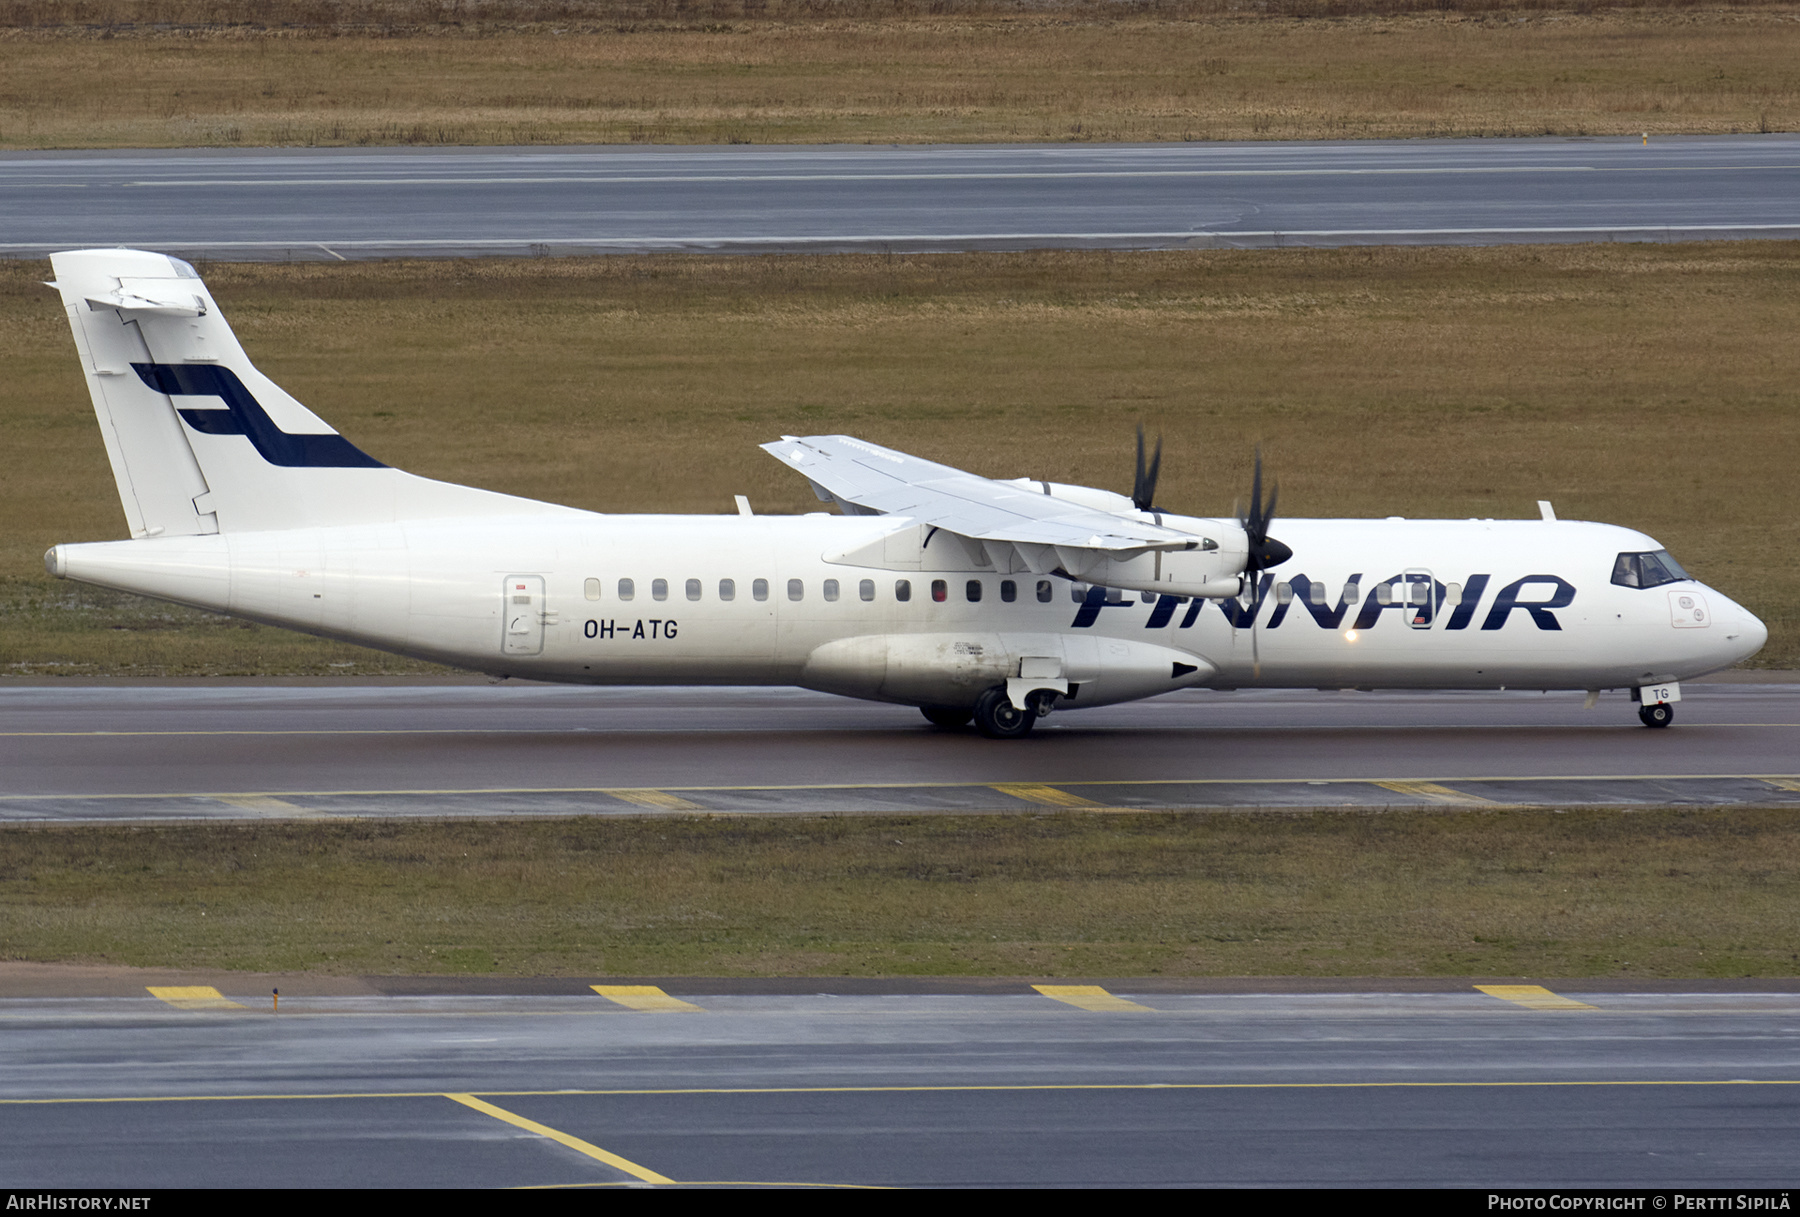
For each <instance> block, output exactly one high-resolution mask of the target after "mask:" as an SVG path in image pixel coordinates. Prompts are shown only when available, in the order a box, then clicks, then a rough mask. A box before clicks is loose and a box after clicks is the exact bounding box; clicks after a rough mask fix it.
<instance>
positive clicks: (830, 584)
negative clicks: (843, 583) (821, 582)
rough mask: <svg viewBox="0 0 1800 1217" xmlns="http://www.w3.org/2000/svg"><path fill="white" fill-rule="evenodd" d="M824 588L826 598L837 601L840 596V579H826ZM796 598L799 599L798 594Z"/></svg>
mask: <svg viewBox="0 0 1800 1217" xmlns="http://www.w3.org/2000/svg"><path fill="white" fill-rule="evenodd" d="M822 590H823V592H824V594H825V599H827V600H831V601H836V600H837V598H838V581H837V580H836V579H827V580H825V586H824V588H823V589H822ZM795 599H796V600H797V599H799V597H798V596H796V597H795Z"/></svg>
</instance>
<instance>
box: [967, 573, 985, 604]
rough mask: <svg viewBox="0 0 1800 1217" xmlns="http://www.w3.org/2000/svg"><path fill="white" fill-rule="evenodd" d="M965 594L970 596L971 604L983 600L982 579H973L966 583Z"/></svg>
mask: <svg viewBox="0 0 1800 1217" xmlns="http://www.w3.org/2000/svg"><path fill="white" fill-rule="evenodd" d="M963 595H964V596H966V597H968V601H969V603H970V604H976V603H978V602H979V601H980V600H981V580H979V579H971V580H969V581H968V582H967V583H966V584H964V585H963Z"/></svg>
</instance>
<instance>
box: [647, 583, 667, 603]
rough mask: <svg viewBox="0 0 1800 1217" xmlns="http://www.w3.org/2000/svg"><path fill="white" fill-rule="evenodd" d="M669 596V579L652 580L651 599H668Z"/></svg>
mask: <svg viewBox="0 0 1800 1217" xmlns="http://www.w3.org/2000/svg"><path fill="white" fill-rule="evenodd" d="M668 598H669V581H668V580H667V579H652V580H650V599H652V600H667V599H668Z"/></svg>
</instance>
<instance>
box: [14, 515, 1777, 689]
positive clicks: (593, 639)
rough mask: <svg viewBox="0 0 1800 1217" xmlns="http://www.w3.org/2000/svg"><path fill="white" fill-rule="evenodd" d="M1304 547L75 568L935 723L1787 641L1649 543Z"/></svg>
mask: <svg viewBox="0 0 1800 1217" xmlns="http://www.w3.org/2000/svg"><path fill="white" fill-rule="evenodd" d="M1280 535H1281V538H1282V539H1283V540H1284V541H1285V542H1286V543H1287V544H1288V545H1289V546H1291V548H1292V549H1293V557H1292V558H1291V559H1289V560H1288V561H1287V562H1285V563H1283V564H1282V565H1281V566H1280V567H1279V568H1278V569H1276V570H1273V571H1269V572H1265V573H1264V575H1263V577H1262V583H1263V594H1262V596H1261V598H1260V600H1259V601H1253V600H1252V598H1251V597H1250V596H1248V595H1245V596H1244V597H1242V598H1241V599H1240V600H1236V601H1233V600H1225V601H1220V600H1190V599H1179V600H1178V599H1176V598H1174V597H1160V596H1155V595H1151V594H1148V593H1139V592H1120V591H1117V590H1110V591H1108V590H1104V589H1102V590H1099V591H1090V589H1088V588H1087V587H1086V586H1085V585H1081V584H1076V583H1073V582H1071V581H1070V580H1069V579H1066V578H1062V577H1057V576H1049V577H1046V576H1043V575H1039V574H1033V573H1031V572H1029V571H999V570H996V569H995V568H994V567H992V566H985V567H984V566H981V565H978V564H977V563H976V561H975V560H973V559H972V558H971V556H970V554H969V551H968V550H967V549H966V548H965V547H962V546H960V545H954V544H947V543H945V540H947V538H945V540H940V538H944V534H941V533H937V534H934V533H933V531H932V530H929V529H924V528H919V527H916V526H912V525H911V524H910V523H909V522H908V521H906V520H905V519H904V518H901V517H896V516H827V515H809V516H604V515H593V514H588V513H582V512H575V511H568V510H559V511H556V512H554V513H548V514H545V515H543V516H539V517H516V516H515V517H510V518H499V519H477V518H463V519H455V518H452V519H435V520H423V521H413V522H400V523H391V524H370V525H348V526H337V527H325V528H300V529H292V530H279V531H257V532H231V533H224V534H213V535H201V536H185V537H168V538H151V539H145V540H135V541H121V542H105V543H98V544H86V545H63V546H58V547H57V548H56V549H55V550H52V551H51V554H50V555H49V561H50V564H51V569H52V571H53V572H54V573H57V574H61V575H66V576H68V577H71V578H76V579H81V580H84V581H87V582H92V583H97V584H102V585H105V586H109V587H115V588H119V589H121V590H126V591H133V592H139V593H143V594H148V595H153V596H160V597H163V598H165V599H169V600H175V601H179V602H182V603H186V604H191V605H195V606H197V607H200V608H206V609H213V610H217V611H220V612H227V613H231V614H234V615H237V616H241V617H246V618H250V619H253V620H257V621H262V622H267V623H269V624H273V625H279V626H285V627H288V628H291V629H298V630H304V631H307V632H309V633H314V634H319V635H324V636H327V637H332V638H340V639H344V640H346V641H350V642H356V643H362V644H364V645H368V646H372V647H377V648H380V649H383V650H387V651H393V652H398V653H400V654H405V655H412V656H416V657H419V658H423V659H429V660H435V661H438V662H442V663H446V664H451V665H454V666H457V667H463V668H470V669H475V670H478V671H483V672H488V673H493V674H495V675H503V676H518V677H528V678H531V679H537V680H550V681H566V682H577V683H589V684H731V685H756V684H761V685H803V686H806V687H809V688H815V689H822V690H826V691H829V692H834V693H842V694H846V695H849V696H853V697H863V698H874V699H880V700H891V701H900V702H907V703H911V704H917V705H966V704H970V703H971V702H972V701H973V699H974V698H975V697H976V696H977V695H979V693H980V692H981V691H982V690H983V689H986V688H989V687H992V686H994V685H995V684H997V683H1004V682H1005V681H1006V680H1007V679H1008V678H1009V677H1014V676H1018V675H1019V673H1020V664H1021V662H1022V660H1024V659H1026V658H1029V657H1041V658H1045V659H1050V660H1055V661H1058V662H1059V664H1060V667H1061V675H1062V676H1063V677H1065V678H1066V679H1067V681H1068V682H1069V684H1070V686H1071V690H1070V694H1069V696H1068V697H1066V698H1065V699H1064V700H1063V701H1062V702H1061V703H1060V704H1061V705H1063V706H1066V707H1068V708H1080V707H1082V706H1091V705H1102V704H1107V703H1110V702H1118V701H1126V700H1131V699H1133V698H1140V697H1147V696H1151V695H1154V694H1157V693H1162V692H1167V691H1169V690H1172V689H1176V688H1182V687H1190V686H1210V687H1237V686H1250V685H1257V686H1265V687H1278V686H1289V687H1293V686H1301V687H1312V686H1321V687H1351V686H1364V687H1375V686H1382V687H1417V688H1502V687H1530V688H1578V689H1582V688H1585V689H1599V688H1618V687H1634V686H1640V685H1646V684H1651V683H1654V682H1658V681H1675V680H1681V679H1686V678H1690V677H1693V676H1698V675H1701V674H1703V673H1706V672H1710V671H1714V670H1717V669H1720V668H1724V667H1728V666H1730V665H1731V664H1733V663H1736V662H1738V661H1739V660H1741V659H1744V658H1746V657H1748V656H1749V655H1752V654H1754V653H1755V652H1756V650H1757V649H1758V648H1759V647H1760V646H1761V645H1762V643H1763V641H1764V639H1765V638H1766V631H1765V629H1764V627H1763V625H1762V623H1761V622H1759V621H1757V619H1756V618H1755V617H1754V616H1752V615H1751V614H1750V613H1749V612H1747V611H1745V610H1744V609H1742V608H1740V607H1739V606H1738V605H1736V604H1734V603H1733V602H1731V601H1730V600H1728V599H1727V598H1726V597H1724V596H1723V595H1721V594H1720V593H1718V592H1716V591H1713V590H1712V589H1710V588H1707V587H1706V586H1704V585H1702V584H1699V583H1696V582H1693V581H1682V582H1679V583H1674V584H1665V585H1663V586H1660V587H1653V588H1635V587H1622V586H1618V585H1615V584H1614V583H1612V582H1611V581H1610V577H1611V572H1612V567H1613V562H1614V558H1615V556H1616V555H1617V554H1619V553H1621V552H1634V551H1649V550H1656V549H1658V548H1660V547H1659V546H1658V545H1657V544H1656V542H1654V541H1653V540H1651V539H1650V538H1648V537H1646V536H1644V535H1643V534H1642V533H1638V532H1634V531H1632V530H1629V529H1624V528H1618V527H1614V526H1610V525H1603V524H1589V523H1577V522H1570V521H1561V522H1558V521H1536V520H1533V521H1511V520H1496V521H1484V520H1468V521H1448V520H1419V521H1407V520H1289V519H1284V520H1282V521H1281V522H1280ZM1005 583H1010V584H1011V587H1012V591H1013V593H1014V595H1013V598H1012V599H1010V600H1008V599H1006V598H1004V597H1003V590H1004V589H1003V584H1005ZM902 585H904V586H902ZM934 585H936V586H937V588H938V589H939V591H940V592H941V595H942V599H938V598H935V597H934ZM1346 585H1349V589H1348V590H1350V591H1352V592H1354V594H1355V599H1354V601H1351V600H1347V599H1346V597H1345V592H1346ZM1384 587H1385V588H1386V589H1387V590H1386V591H1385V592H1384V591H1383V590H1382V589H1383V588H1384ZM1040 588H1047V599H1040V595H1041V594H1043V593H1041V592H1040ZM972 590H974V591H975V592H977V593H978V595H979V599H978V600H977V599H973V598H972V597H971V591H972ZM627 591H628V593H629V598H626V596H627ZM759 592H760V595H759ZM727 593H729V597H728V598H727ZM903 593H904V596H905V598H902V595H903ZM1296 593H1297V594H1296ZM1103 598H1104V600H1103ZM1253 608H1254V610H1255V611H1254V616H1253V615H1252V609H1253ZM1234 619H1235V620H1234Z"/></svg>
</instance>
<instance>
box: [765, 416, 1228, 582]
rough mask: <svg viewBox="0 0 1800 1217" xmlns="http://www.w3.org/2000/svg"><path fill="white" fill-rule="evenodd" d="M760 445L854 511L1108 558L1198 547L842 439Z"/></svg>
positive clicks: (1149, 527) (1160, 530)
mask: <svg viewBox="0 0 1800 1217" xmlns="http://www.w3.org/2000/svg"><path fill="white" fill-rule="evenodd" d="M762 447H763V451H765V452H767V453H769V454H770V455H771V456H773V457H775V459H777V460H779V461H781V462H782V463H783V464H785V465H787V466H788V467H789V468H790V469H794V470H797V471H798V472H800V473H802V474H804V475H805V476H806V478H807V480H808V481H810V482H812V484H813V489H814V492H815V493H817V494H818V495H819V497H820V498H821V499H825V500H827V501H835V502H837V503H838V504H839V505H840V506H842V507H844V508H846V510H851V511H854V512H856V513H858V514H864V515H905V516H910V517H911V518H912V519H914V520H916V521H918V522H919V523H921V524H931V525H935V526H936V527H938V528H941V529H943V530H944V531H946V532H953V533H956V534H957V535H958V536H963V537H968V538H969V539H970V540H972V541H993V542H1003V543H1012V544H1025V545H1066V546H1070V547H1074V548H1078V549H1094V550H1103V551H1106V552H1108V553H1122V552H1125V551H1137V552H1143V551H1147V550H1184V549H1192V548H1195V547H1196V545H1197V544H1198V542H1197V541H1196V539H1195V538H1194V536H1193V535H1192V534H1190V533H1184V532H1177V531H1176V530H1175V529H1172V528H1165V527H1162V526H1161V525H1157V524H1152V523H1149V522H1147V521H1140V520H1135V519H1132V518H1130V517H1128V516H1123V515H1115V514H1114V513H1112V512H1109V511H1102V510H1100V509H1098V508H1094V507H1083V506H1081V505H1079V504H1075V503H1071V502H1069V501H1068V500H1067V499H1059V498H1054V497H1052V496H1051V495H1049V494H1046V493H1040V492H1038V491H1036V490H1027V489H1025V488H1024V487H1021V486H1017V485H1011V484H1008V483H1006V482H996V481H994V480H992V479H991V478H984V477H977V476H975V475H974V474H972V473H964V472H963V471H962V470H960V469H953V468H951V467H950V466H949V465H940V464H937V463H936V462H935V461H927V460H921V459H920V458H918V457H916V456H908V455H907V454H906V453H904V452H895V451H894V450H893V449H891V448H883V447H881V446H880V445H879V444H871V443H867V442H865V441H863V440H859V439H852V438H851V437H850V436H847V435H809V436H806V437H805V438H803V439H802V438H796V437H794V436H791V435H788V436H783V437H782V439H781V442H780V443H778V444H764V445H763V446H762Z"/></svg>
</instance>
